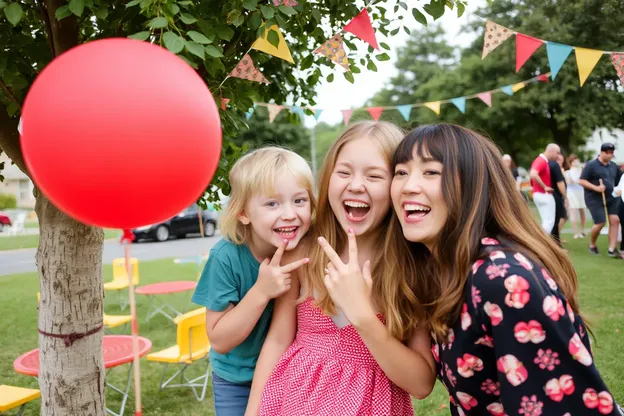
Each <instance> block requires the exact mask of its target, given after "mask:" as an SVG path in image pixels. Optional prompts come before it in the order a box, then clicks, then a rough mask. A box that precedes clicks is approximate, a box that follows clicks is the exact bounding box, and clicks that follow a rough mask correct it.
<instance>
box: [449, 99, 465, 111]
mask: <svg viewBox="0 0 624 416" xmlns="http://www.w3.org/2000/svg"><path fill="white" fill-rule="evenodd" d="M451 102H452V103H453V104H455V107H457V109H458V110H459V111H461V112H462V114H463V113H465V112H466V97H457V98H451Z"/></svg>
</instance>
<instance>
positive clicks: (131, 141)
mask: <svg viewBox="0 0 624 416" xmlns="http://www.w3.org/2000/svg"><path fill="white" fill-rule="evenodd" d="M21 145H22V152H23V154H24V159H25V161H26V165H27V167H28V170H29V171H30V173H31V175H32V178H33V180H34V182H35V183H36V184H37V186H38V187H39V189H40V190H41V191H42V192H43V194H44V195H46V196H47V197H48V198H49V199H50V201H52V203H53V204H54V205H56V206H57V207H58V208H59V209H61V210H62V211H64V212H65V213H66V214H68V215H70V216H71V217H74V218H75V219H77V220H79V221H82V222H84V223H86V224H91V225H96V226H100V227H109V228H135V227H138V226H142V225H148V224H153V223H157V222H160V221H164V220H166V219H168V218H170V217H172V216H173V215H175V214H177V213H178V212H180V211H181V210H183V209H184V208H186V207H188V206H189V205H191V204H192V203H193V202H194V201H195V200H196V199H197V198H198V197H199V196H200V195H201V194H202V193H203V191H204V190H205V189H206V188H207V186H208V184H209V183H210V181H211V179H212V176H213V175H214V172H215V169H216V168H217V165H218V162H219V157H220V155H221V122H220V118H219V111H218V109H217V106H216V104H215V101H214V98H213V97H212V94H211V93H210V90H208V87H207V86H206V84H205V83H204V81H202V79H201V77H200V76H199V75H197V73H196V72H195V70H193V68H191V67H190V66H189V65H188V64H187V63H186V62H184V61H183V60H182V59H180V58H179V57H177V56H176V55H174V54H173V53H171V52H169V51H167V50H165V49H163V48H161V47H159V46H155V45H151V44H149V43H147V42H140V41H136V40H132V39H120V38H114V39H105V40H98V41H94V42H89V43H87V44H84V45H81V46H78V47H76V48H74V49H71V50H70V51H68V52H66V53H64V54H63V55H61V56H59V57H58V58H56V59H55V60H53V61H52V62H51V63H50V64H49V65H48V66H47V67H46V68H45V69H44V70H43V71H42V72H41V74H40V75H39V76H38V77H37V79H36V80H35V82H34V84H33V86H32V88H31V89H30V91H29V92H28V96H27V97H26V100H25V103H24V108H23V112H22V136H21Z"/></svg>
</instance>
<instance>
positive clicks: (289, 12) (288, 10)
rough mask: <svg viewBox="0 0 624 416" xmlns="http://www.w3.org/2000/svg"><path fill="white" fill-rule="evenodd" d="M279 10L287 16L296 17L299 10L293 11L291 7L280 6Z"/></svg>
mask: <svg viewBox="0 0 624 416" xmlns="http://www.w3.org/2000/svg"><path fill="white" fill-rule="evenodd" d="M277 10H279V11H280V12H282V13H284V14H285V15H286V16H294V15H296V14H297V10H295V9H293V8H292V7H291V6H279V7H278V8H277Z"/></svg>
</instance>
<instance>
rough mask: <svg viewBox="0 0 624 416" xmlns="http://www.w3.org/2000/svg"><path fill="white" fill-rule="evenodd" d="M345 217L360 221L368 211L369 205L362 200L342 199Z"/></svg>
mask: <svg viewBox="0 0 624 416" xmlns="http://www.w3.org/2000/svg"><path fill="white" fill-rule="evenodd" d="M342 205H343V207H344V210H345V213H346V214H347V219H348V220H350V221H353V222H362V221H364V220H365V219H366V216H367V215H368V212H369V211H370V205H368V204H367V203H366V202H362V201H344V202H343V203H342Z"/></svg>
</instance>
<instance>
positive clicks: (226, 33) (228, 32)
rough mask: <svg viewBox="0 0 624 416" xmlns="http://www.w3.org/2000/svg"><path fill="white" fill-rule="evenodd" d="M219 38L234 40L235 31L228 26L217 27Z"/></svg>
mask: <svg viewBox="0 0 624 416" xmlns="http://www.w3.org/2000/svg"><path fill="white" fill-rule="evenodd" d="M217 36H219V38H220V39H223V40H232V38H233V37H234V30H232V28H231V27H229V26H226V25H220V26H219V27H217Z"/></svg>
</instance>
